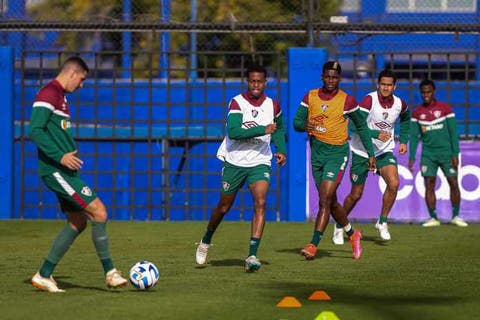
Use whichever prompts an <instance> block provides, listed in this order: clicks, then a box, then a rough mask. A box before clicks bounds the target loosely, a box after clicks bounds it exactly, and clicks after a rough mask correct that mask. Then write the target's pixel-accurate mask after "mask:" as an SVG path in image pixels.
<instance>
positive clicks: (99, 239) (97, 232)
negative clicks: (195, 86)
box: [92, 221, 115, 273]
mask: <svg viewBox="0 0 480 320" xmlns="http://www.w3.org/2000/svg"><path fill="white" fill-rule="evenodd" d="M106 227H107V223H106V222H95V221H92V240H93V244H94V245H95V250H96V251H97V255H98V257H99V258H100V261H101V262H102V266H103V271H104V273H107V272H108V271H110V270H112V269H113V268H115V267H114V266H113V261H112V258H110V249H109V247H108V235H107V228H106Z"/></svg>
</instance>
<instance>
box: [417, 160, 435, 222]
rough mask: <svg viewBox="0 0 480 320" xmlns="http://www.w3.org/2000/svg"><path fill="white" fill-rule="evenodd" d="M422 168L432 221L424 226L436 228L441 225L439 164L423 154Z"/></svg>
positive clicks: (426, 199) (426, 201)
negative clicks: (438, 211)
mask: <svg viewBox="0 0 480 320" xmlns="http://www.w3.org/2000/svg"><path fill="white" fill-rule="evenodd" d="M420 168H421V172H422V176H423V181H424V184H425V203H426V205H427V210H428V214H429V215H430V219H428V220H427V221H425V222H424V223H423V224H422V226H424V227H436V226H439V225H440V221H439V220H438V217H437V208H436V204H437V198H436V195H435V183H436V180H437V170H438V164H437V163H436V162H435V160H434V159H433V158H432V157H430V156H428V155H425V154H423V155H422V159H421V161H420Z"/></svg>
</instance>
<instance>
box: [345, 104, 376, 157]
mask: <svg viewBox="0 0 480 320" xmlns="http://www.w3.org/2000/svg"><path fill="white" fill-rule="evenodd" d="M347 115H348V117H349V118H350V119H351V120H352V121H353V124H354V125H355V128H356V131H357V133H358V135H359V136H360V139H361V140H362V143H363V146H364V147H365V150H366V151H367V154H368V156H369V157H373V156H374V152H373V144H372V136H371V133H370V129H369V128H368V126H367V122H366V121H365V117H364V115H363V114H362V112H361V111H360V109H359V108H358V107H357V108H354V109H352V110H350V111H349V112H348V113H347Z"/></svg>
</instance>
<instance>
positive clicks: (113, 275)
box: [105, 268, 128, 288]
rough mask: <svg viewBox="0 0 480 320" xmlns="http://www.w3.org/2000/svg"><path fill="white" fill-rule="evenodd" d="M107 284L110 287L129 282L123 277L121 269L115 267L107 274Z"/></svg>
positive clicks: (121, 285) (120, 285) (124, 284)
mask: <svg viewBox="0 0 480 320" xmlns="http://www.w3.org/2000/svg"><path fill="white" fill-rule="evenodd" d="M105 284H106V285H107V287H109V288H118V287H123V286H126V285H127V284H128V280H127V279H125V278H124V277H122V275H121V274H120V271H118V270H117V269H115V268H113V269H112V270H110V271H108V272H107V274H106V275H105Z"/></svg>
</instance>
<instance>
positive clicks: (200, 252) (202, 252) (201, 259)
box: [195, 240, 212, 265]
mask: <svg viewBox="0 0 480 320" xmlns="http://www.w3.org/2000/svg"><path fill="white" fill-rule="evenodd" d="M196 245H197V251H196V253H195V259H196V260H197V264H199V265H204V264H205V263H206V262H207V254H208V248H210V247H211V246H212V244H211V243H203V242H202V240H200V242H198V243H196Z"/></svg>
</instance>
